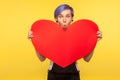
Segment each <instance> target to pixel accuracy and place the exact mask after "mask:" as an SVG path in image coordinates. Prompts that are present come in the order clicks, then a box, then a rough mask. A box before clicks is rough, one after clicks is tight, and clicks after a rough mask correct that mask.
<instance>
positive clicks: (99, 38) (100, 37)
mask: <svg viewBox="0 0 120 80" xmlns="http://www.w3.org/2000/svg"><path fill="white" fill-rule="evenodd" d="M97 37H98V41H99V40H101V39H102V32H101V31H97Z"/></svg>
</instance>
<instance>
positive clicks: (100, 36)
mask: <svg viewBox="0 0 120 80" xmlns="http://www.w3.org/2000/svg"><path fill="white" fill-rule="evenodd" d="M97 37H98V41H99V40H101V39H102V32H101V31H97ZM93 53H94V50H93V51H92V52H91V53H90V54H88V55H86V56H85V57H83V59H84V60H85V61H86V62H89V61H90V60H91V58H92V56H93Z"/></svg>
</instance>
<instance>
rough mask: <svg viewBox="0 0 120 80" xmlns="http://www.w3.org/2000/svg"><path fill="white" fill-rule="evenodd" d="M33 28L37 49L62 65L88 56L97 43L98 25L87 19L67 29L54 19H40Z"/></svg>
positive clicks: (33, 40) (33, 41) (64, 65)
mask: <svg viewBox="0 0 120 80" xmlns="http://www.w3.org/2000/svg"><path fill="white" fill-rule="evenodd" d="M31 30H32V31H33V36H34V37H33V39H32V43H33V45H34V47H35V49H36V50H37V51H38V52H39V53H40V54H42V55H43V56H45V57H47V58H49V59H50V60H52V61H53V62H55V63H56V64H58V65H59V66H61V67H66V66H68V65H70V64H72V63H73V62H75V61H76V60H78V59H80V58H82V57H84V56H86V55H87V54H89V53H90V52H91V51H92V50H93V49H94V48H95V46H96V43H97V36H96V33H97V31H98V27H97V25H96V24H95V23H94V22H92V21H90V20H86V19H83V20H78V21H76V22H74V23H73V24H71V25H70V26H69V27H68V28H67V29H66V30H65V29H63V28H62V27H60V26H59V25H58V24H56V23H55V22H53V21H50V20H38V21H36V22H35V23H34V24H33V25H32V28H31Z"/></svg>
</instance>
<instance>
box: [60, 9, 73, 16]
mask: <svg viewBox="0 0 120 80" xmlns="http://www.w3.org/2000/svg"><path fill="white" fill-rule="evenodd" d="M59 15H71V10H70V9H66V10H64V11H62V12H61V13H60V14H59Z"/></svg>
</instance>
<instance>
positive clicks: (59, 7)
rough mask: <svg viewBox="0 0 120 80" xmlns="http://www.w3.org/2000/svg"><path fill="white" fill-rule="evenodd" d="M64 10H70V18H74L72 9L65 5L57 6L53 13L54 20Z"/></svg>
mask: <svg viewBox="0 0 120 80" xmlns="http://www.w3.org/2000/svg"><path fill="white" fill-rule="evenodd" d="M66 9H70V10H71V15H72V17H73V16H74V11H73V8H72V7H70V6H69V5H67V4H62V5H60V6H58V7H57V8H56V9H55V12H54V18H57V16H58V15H59V14H60V13H61V12H62V11H64V10H66Z"/></svg>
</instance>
